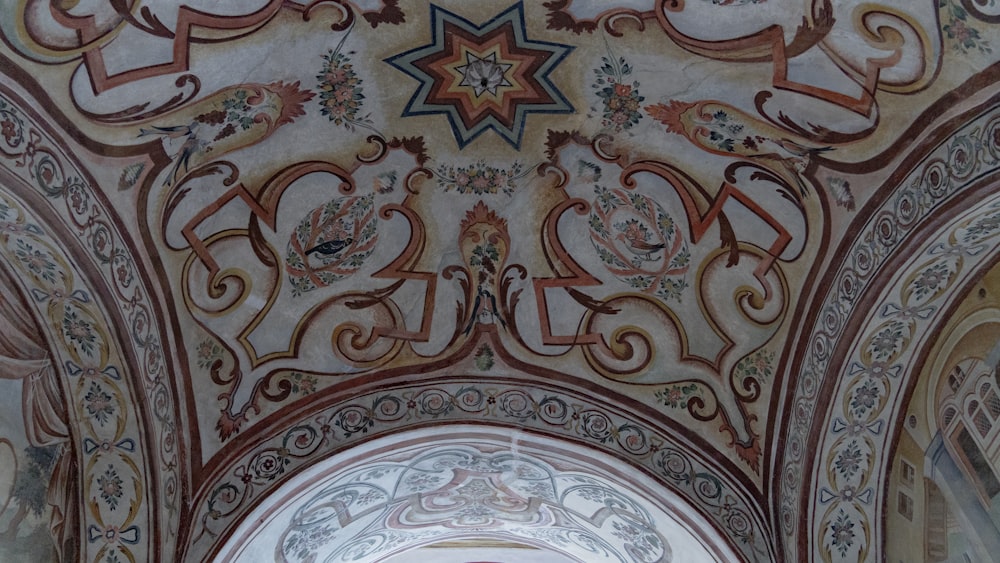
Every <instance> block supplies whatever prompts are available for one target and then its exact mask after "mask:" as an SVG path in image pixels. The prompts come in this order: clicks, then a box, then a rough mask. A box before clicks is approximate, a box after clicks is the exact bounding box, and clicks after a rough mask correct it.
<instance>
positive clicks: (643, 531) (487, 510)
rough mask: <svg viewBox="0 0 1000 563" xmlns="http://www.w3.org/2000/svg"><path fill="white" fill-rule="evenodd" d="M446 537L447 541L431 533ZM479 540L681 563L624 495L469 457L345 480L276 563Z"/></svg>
mask: <svg viewBox="0 0 1000 563" xmlns="http://www.w3.org/2000/svg"><path fill="white" fill-rule="evenodd" d="M376 479H377V481H376ZM390 479H391V480H390ZM331 506H336V507H337V510H336V513H331V512H330V507H331ZM612 507H614V508H613V509H612ZM373 517H374V518H375V520H376V521H377V522H379V524H381V526H379V527H378V528H373V526H372V523H371V520H372V518H373ZM442 527H443V528H445V529H447V531H446V532H444V533H442V532H441V531H438V533H436V534H434V535H429V534H428V533H427V532H428V531H430V530H439V529H440V528H442ZM470 532H475V533H477V534H484V533H486V534H489V535H508V536H512V537H514V538H518V539H521V540H528V541H532V542H537V541H542V542H545V543H548V544H550V545H555V546H559V547H561V548H562V550H565V552H567V553H570V554H573V555H576V556H577V557H580V558H581V559H589V560H594V561H603V560H608V561H634V562H654V561H671V560H672V557H671V556H672V552H671V550H670V546H669V545H668V544H667V543H666V541H665V540H664V538H663V537H662V536H661V535H660V534H659V533H658V532H657V531H656V523H655V522H654V521H653V518H652V516H651V515H650V514H649V513H648V512H647V510H646V509H645V508H643V507H642V505H641V504H640V503H638V502H637V501H635V500H633V499H631V498H629V497H628V496H627V495H626V494H624V493H623V492H622V491H620V490H616V489H615V488H613V487H610V486H608V485H607V484H605V483H602V482H601V481H599V480H597V479H595V478H593V477H590V476H587V475H575V474H573V473H570V472H558V471H556V470H555V469H554V468H552V467H549V466H546V465H545V464H542V463H540V462H536V461H533V460H530V459H525V458H523V457H521V456H514V455H513V454H510V453H499V454H492V455H484V454H482V453H480V452H477V451H475V450H472V449H468V448H454V449H444V450H440V451H433V452H430V453H427V454H425V455H423V456H421V457H419V458H416V459H413V460H410V461H407V462H385V463H380V464H370V465H365V466H364V467H363V468H360V469H357V470H355V471H352V472H350V473H348V474H346V475H343V476H341V477H340V478H338V479H337V480H336V481H334V482H332V483H330V484H328V485H327V486H325V487H324V488H323V490H321V491H320V492H319V493H317V494H315V495H314V496H313V497H312V498H310V499H309V500H308V501H306V502H305V503H304V504H303V505H302V506H301V507H300V508H298V510H297V511H296V513H295V514H294V516H292V519H291V522H290V523H289V524H288V526H287V527H286V529H285V531H284V533H282V535H281V537H280V538H279V544H278V546H277V547H276V548H275V557H276V559H277V560H281V561H289V562H293V561H310V560H312V559H314V558H316V556H317V554H318V553H323V554H324V555H325V556H326V557H328V558H329V557H334V558H337V557H341V558H348V559H352V560H361V559H371V558H373V557H384V556H386V555H389V554H391V553H393V551H394V550H396V549H398V547H397V546H402V545H407V544H412V543H413V541H414V539H416V538H430V537H435V539H436V540H437V541H441V540H444V539H446V538H448V537H449V535H454V536H455V537H462V536H463V535H466V534H468V533H470ZM609 540H611V541H609ZM615 540H617V541H615ZM424 541H426V539H425V540H424ZM612 542H614V543H612Z"/></svg>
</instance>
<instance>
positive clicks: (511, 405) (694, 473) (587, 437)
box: [188, 381, 773, 561]
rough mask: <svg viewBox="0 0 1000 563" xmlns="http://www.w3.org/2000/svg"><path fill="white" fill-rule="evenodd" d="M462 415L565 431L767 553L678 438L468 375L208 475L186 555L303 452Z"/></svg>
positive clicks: (354, 411) (326, 417) (741, 544)
mask: <svg viewBox="0 0 1000 563" xmlns="http://www.w3.org/2000/svg"><path fill="white" fill-rule="evenodd" d="M463 420H475V421H477V422H480V423H481V422H494V423H498V424H502V425H506V426H510V425H516V426H517V427H520V428H525V429H535V430H538V431H542V432H545V433H549V434H553V433H554V434H556V435H563V436H566V437H572V438H573V439H574V440H579V441H583V442H585V443H588V444H590V445H591V446H592V447H595V448H598V449H600V450H604V451H608V452H611V453H613V454H615V455H616V456H619V457H623V458H625V459H628V460H629V461H630V462H631V463H634V464H637V465H638V466H641V467H644V468H646V469H647V470H648V471H650V472H651V473H652V474H654V475H656V476H657V477H658V478H660V479H661V480H664V481H665V482H668V483H670V485H671V490H673V491H675V492H676V494H678V495H679V496H680V497H681V498H685V499H688V500H689V501H690V502H692V503H694V504H698V505H700V506H704V507H707V508H708V514H707V516H708V518H709V519H710V520H711V521H713V522H715V523H716V525H717V526H719V528H720V529H721V530H724V533H725V534H726V535H727V536H728V537H730V538H732V540H731V542H732V544H733V545H734V547H735V549H737V550H738V551H739V552H740V553H742V554H743V556H744V557H745V558H746V559H747V560H748V561H766V560H768V559H770V558H772V557H773V555H771V554H769V553H768V547H767V545H766V543H765V542H764V541H763V537H762V536H763V535H764V533H765V532H764V530H765V528H764V524H763V520H762V515H761V514H758V513H755V512H754V511H752V510H751V509H750V501H749V499H747V498H746V496H745V493H743V492H741V491H739V490H735V489H733V488H731V487H730V486H728V485H727V484H726V483H725V482H724V481H722V480H721V479H719V478H718V477H717V476H716V475H715V473H714V471H713V470H712V469H711V468H710V467H708V466H706V465H704V464H702V463H700V462H699V461H697V459H695V458H693V457H691V456H689V455H688V454H686V453H685V451H684V446H683V445H681V444H678V443H676V442H675V441H674V439H673V438H672V437H670V436H669V435H667V434H665V433H661V432H659V431H656V430H654V429H651V428H648V427H645V426H644V425H642V424H641V423H639V422H638V421H635V420H630V419H627V418H623V417H620V416H618V415H616V414H614V413H612V412H610V411H609V409H607V408H606V407H604V406H602V405H600V404H597V403H595V402H592V401H588V400H586V399H583V398H579V397H572V398H570V397H567V398H565V399H564V398H560V397H557V396H554V395H553V394H552V392H551V391H550V390H548V389H543V388H531V387H529V386H527V385H525V384H522V385H519V386H517V387H507V388H503V387H487V388H483V387H481V386H478V385H476V384H475V382H473V381H465V382H458V383H452V384H447V385H438V386H434V387H429V388H422V387H409V388H403V389H401V390H400V391H399V392H398V393H394V394H386V393H372V394H369V395H366V396H360V397H357V399H356V400H354V401H351V402H349V403H345V404H341V405H338V406H336V407H333V408H330V409H326V410H324V411H321V412H319V413H317V414H316V416H314V417H313V418H312V419H310V421H308V422H307V423H305V424H301V425H298V426H296V427H294V428H290V429H289V430H288V431H287V432H286V433H284V434H282V435H275V436H272V437H269V438H268V439H267V441H266V442H263V443H261V444H260V445H258V446H257V447H256V448H255V450H254V451H253V452H251V453H249V454H246V455H243V456H242V457H241V458H240V459H239V460H237V461H234V462H233V463H232V464H231V466H232V467H233V468H234V469H233V470H232V471H231V472H229V473H227V474H218V476H217V477H216V478H215V479H214V483H213V488H212V490H211V493H210V494H209V495H208V496H207V502H206V503H205V504H204V505H203V506H202V507H200V509H199V511H198V516H197V517H198V522H199V524H198V526H197V534H196V536H195V542H194V543H193V545H192V547H191V551H189V553H188V555H189V556H190V557H201V556H203V555H204V554H205V553H206V550H207V549H208V548H209V547H210V545H211V541H212V539H213V538H218V537H224V536H225V532H226V531H227V530H229V529H231V526H232V524H233V522H234V521H237V520H238V519H239V518H240V517H241V516H245V515H246V514H247V512H248V511H249V509H250V507H251V506H252V505H253V503H255V502H258V501H259V500H260V499H261V497H262V496H264V495H266V494H268V492H270V491H273V490H274V489H275V488H276V487H277V485H278V484H280V483H281V482H282V481H283V480H286V479H288V478H289V476H291V475H294V474H295V472H296V471H299V470H301V468H302V466H303V465H305V464H306V463H308V462H309V461H310V460H316V459H322V458H323V457H325V456H328V455H330V454H331V453H333V452H335V451H339V450H342V449H343V448H345V447H349V446H352V445H355V444H362V443H364V442H365V441H366V440H368V439H370V437H372V436H379V435H382V434H384V433H385V432H386V431H387V430H390V429H395V430H396V431H402V430H403V429H405V428H409V427H420V426H422V425H425V424H427V423H434V424H439V425H444V424H446V423H449V422H452V423H454V422H461V421H463ZM442 428H443V429H447V428H448V426H446V425H445V426H442Z"/></svg>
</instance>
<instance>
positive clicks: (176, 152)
mask: <svg viewBox="0 0 1000 563" xmlns="http://www.w3.org/2000/svg"><path fill="white" fill-rule="evenodd" d="M313 96H314V94H313V93H312V92H310V91H309V90H300V89H299V83H298V82H295V83H292V84H285V83H283V82H273V83H271V84H238V85H236V86H230V87H229V88H225V89H223V90H220V91H218V92H215V93H214V94H212V95H210V96H208V97H207V98H205V99H203V100H201V101H199V102H197V103H196V104H194V105H192V106H189V107H187V108H184V109H181V110H178V111H176V112H173V113H171V114H169V115H168V116H166V117H164V118H163V121H162V122H160V123H158V124H154V125H151V126H149V127H143V128H141V129H139V135H138V136H139V137H147V136H159V137H161V138H162V139H163V146H164V150H165V152H166V153H167V154H168V155H170V156H171V158H172V160H173V168H172V169H171V171H170V174H169V175H167V178H166V179H165V180H164V185H168V186H169V185H172V184H174V183H176V182H177V181H179V180H180V179H181V178H182V177H183V176H184V175H185V174H187V173H188V171H190V170H193V169H194V168H197V167H198V166H200V165H202V164H204V163H206V162H208V161H210V160H216V159H218V158H219V157H220V156H222V155H224V154H227V153H230V152H233V151H235V150H238V149H241V148H245V147H248V146H251V145H255V144H257V143H259V142H260V141H262V140H264V139H266V138H267V137H269V136H271V134H272V133H274V131H275V130H276V129H277V128H278V127H281V126H282V125H285V124H287V123H291V122H293V121H294V120H295V118H296V117H299V116H302V115H305V109H304V108H303V106H302V104H303V103H304V102H306V101H308V100H310V99H312V98H313ZM179 123H183V124H185V125H178V124H179Z"/></svg>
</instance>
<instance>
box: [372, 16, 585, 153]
mask: <svg viewBox="0 0 1000 563" xmlns="http://www.w3.org/2000/svg"><path fill="white" fill-rule="evenodd" d="M572 49H573V48H572V47H571V46H569V45H562V44H559V43H550V42H546V41H534V40H529V39H528V38H527V36H526V32H525V26H524V6H523V5H522V4H521V3H520V2H518V3H517V4H515V5H513V6H511V7H510V8H509V9H507V10H506V11H504V12H503V13H501V14H500V15H498V16H496V17H494V18H493V19H491V20H490V21H488V22H486V23H485V24H483V25H482V26H477V25H475V24H473V23H472V22H470V21H468V20H466V19H464V18H462V17H460V16H457V15H455V14H453V13H451V12H449V11H447V10H445V9H442V8H440V7H438V6H435V5H433V4H432V5H431V42H430V43H429V44H427V45H424V46H422V47H418V48H416V49H412V50H410V51H406V52H405V53H400V54H398V55H395V56H393V57H390V58H388V59H386V62H388V63H389V64H391V65H392V66H394V67H396V68H398V69H399V70H401V71H403V72H405V73H406V74H408V75H410V76H412V77H413V78H415V79H417V81H418V82H419V83H420V85H419V87H418V88H417V91H416V92H415V93H414V94H413V96H412V97H411V98H410V101H409V103H407V105H406V108H405V109H404V110H403V117H409V116H415V115H429V114H438V113H443V114H445V115H447V116H448V121H449V122H450V123H451V128H452V132H453V133H454V135H455V140H456V141H457V142H458V146H459V148H464V147H465V146H466V145H468V144H469V143H470V142H471V141H472V140H473V139H475V138H476V137H478V136H479V135H481V134H482V133H483V132H484V131H486V130H487V129H493V130H494V131H496V132H497V134H499V135H500V136H501V137H503V138H504V139H505V140H506V141H507V142H508V143H510V144H511V145H513V146H514V148H518V149H519V148H520V146H521V138H522V136H523V135H524V125H525V118H526V117H527V114H529V113H547V114H560V113H573V111H574V110H573V106H572V105H570V103H569V102H568V101H567V100H566V98H565V97H564V96H563V95H562V93H561V92H560V91H559V89H558V88H556V86H555V84H553V83H552V81H551V80H550V78H549V74H550V73H551V72H552V70H553V69H554V68H555V67H556V66H558V65H559V63H560V62H562V60H563V59H564V58H565V57H566V55H567V54H568V53H569V52H570V51H571V50H572Z"/></svg>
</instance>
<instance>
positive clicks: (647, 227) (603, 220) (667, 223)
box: [589, 186, 691, 301]
mask: <svg viewBox="0 0 1000 563" xmlns="http://www.w3.org/2000/svg"><path fill="white" fill-rule="evenodd" d="M595 193H596V199H595V201H594V204H593V207H592V211H591V214H590V219H589V221H590V238H591V242H592V243H593V245H594V248H595V249H596V250H597V255H598V256H599V257H600V258H601V261H602V262H604V265H605V267H607V269H608V271H610V272H611V273H612V274H614V275H615V277H617V278H618V279H620V280H622V281H623V282H625V283H627V284H628V285H629V286H631V287H633V288H635V289H638V290H640V291H643V292H645V293H649V294H652V295H656V296H657V297H659V298H661V299H663V300H664V301H668V300H671V299H676V300H678V301H680V298H681V293H682V292H683V291H684V289H685V288H687V286H688V284H687V281H686V280H685V274H686V273H687V271H688V267H689V266H690V261H691V253H690V252H689V251H688V248H687V243H685V242H684V238H683V236H682V234H681V231H680V229H678V228H677V225H676V224H675V223H674V220H673V218H671V217H670V215H669V214H667V212H666V210H665V209H663V207H662V206H660V204H659V203H657V202H656V201H654V200H653V199H652V198H650V197H649V196H645V195H642V194H639V193H627V192H625V190H622V189H614V190H609V189H607V188H604V187H601V186H597V187H596V189H595Z"/></svg>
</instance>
